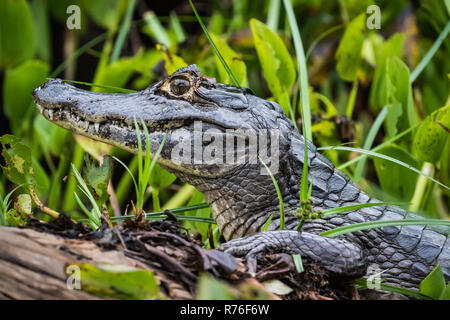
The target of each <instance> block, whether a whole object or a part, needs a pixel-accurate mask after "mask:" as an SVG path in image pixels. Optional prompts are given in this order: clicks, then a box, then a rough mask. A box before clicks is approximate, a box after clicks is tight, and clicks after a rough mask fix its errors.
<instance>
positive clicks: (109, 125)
mask: <svg viewBox="0 0 450 320" xmlns="http://www.w3.org/2000/svg"><path fill="white" fill-rule="evenodd" d="M33 98H34V101H35V103H36V106H37V108H38V109H39V111H40V112H41V114H42V115H43V116H44V117H45V118H46V119H48V120H50V121H51V122H53V123H55V124H57V125H59V126H61V127H63V128H66V129H68V130H71V131H73V132H75V133H77V134H80V135H84V136H87V137H89V138H92V139H95V140H98V141H102V142H105V143H108V144H111V145H115V146H118V147H120V148H122V149H125V150H128V151H130V152H133V153H137V150H138V143H137V139H138V137H137V133H136V130H135V120H136V122H137V123H138V124H139V125H140V126H141V132H143V130H142V129H143V128H142V125H145V126H146V128H147V129H148V132H149V136H150V138H151V141H152V143H151V151H152V154H154V152H155V151H156V150H157V148H158V146H159V145H160V143H161V142H162V140H163V137H164V135H166V140H165V143H164V146H163V148H162V152H161V155H160V157H159V158H158V162H159V163H160V165H162V166H163V167H165V168H167V169H168V170H169V171H172V172H174V173H175V174H176V175H177V176H178V177H179V178H181V179H182V180H184V181H186V182H188V183H191V184H193V185H194V186H196V187H197V189H199V190H200V191H202V192H203V193H204V195H205V198H206V200H207V201H208V202H209V203H210V204H211V207H212V210H213V214H214V216H215V217H216V220H217V222H218V224H219V226H220V227H221V229H222V232H224V235H225V237H226V238H231V237H236V236H241V235H242V234H244V232H246V233H248V230H240V231H239V232H238V231H237V230H236V229H237V228H238V227H239V225H240V224H241V223H240V222H239V223H238V221H237V222H236V225H235V227H227V226H229V225H230V220H232V221H234V220H241V219H245V215H246V212H247V211H248V213H249V214H251V212H250V211H253V209H252V210H251V209H250V207H251V206H254V207H255V208H259V210H261V208H265V209H269V208H273V209H274V210H273V212H275V213H276V212H277V211H278V209H277V205H278V200H277V197H276V193H275V189H274V186H273V183H272V181H271V179H270V177H269V176H268V175H267V172H266V170H265V168H264V167H263V166H262V164H261V160H263V159H264V160H263V161H265V162H266V164H267V165H268V166H269V168H271V169H272V170H273V173H274V174H275V176H276V177H277V180H278V183H279V184H280V187H281V188H282V192H283V193H289V192H290V190H287V184H289V183H288V181H289V179H291V177H292V172H291V166H292V164H291V162H290V161H289V157H288V154H289V151H290V140H291V136H292V134H293V133H294V132H295V130H294V127H293V125H292V123H291V122H290V120H288V119H287V117H286V116H285V114H284V112H283V111H282V109H281V108H280V107H279V106H278V105H277V104H276V103H274V102H270V101H267V100H263V99H261V98H258V97H256V96H255V95H254V94H253V93H252V92H251V90H250V89H246V88H238V87H234V86H229V85H224V84H219V83H216V82H215V80H214V79H211V78H208V77H206V76H205V75H203V74H201V73H200V71H199V70H198V68H197V67H196V66H195V65H191V66H188V67H185V68H182V69H179V70H177V71H176V72H174V73H173V74H171V75H170V76H168V77H167V78H165V79H163V80H161V81H159V82H157V83H155V84H153V85H151V86H149V87H148V88H147V89H145V90H143V91H139V92H136V93H129V94H119V93H117V94H105V93H95V92H90V91H86V90H82V89H79V88H76V87H74V86H73V85H71V84H68V83H67V82H64V81H62V80H59V79H54V80H49V81H48V82H46V83H44V84H43V85H41V86H40V87H38V88H36V89H35V90H34V92H33ZM230 133H231V134H232V135H234V137H236V138H234V137H233V138H230ZM295 134H297V136H299V135H298V133H296V132H295ZM254 135H257V140H256V141H258V142H256V141H253V140H254ZM264 135H265V137H263V136H264ZM239 137H241V138H243V139H244V140H239V139H240V138H239ZM227 139H228V141H227ZM141 140H142V141H143V145H144V148H145V137H144V135H143V134H142V136H141ZM239 141H245V143H241V142H239ZM251 142H252V143H253V147H255V146H258V147H257V148H256V150H257V153H255V151H256V150H251V147H250V144H251ZM274 145H275V146H274ZM264 149H267V150H264ZM230 150H231V151H230ZM251 151H253V152H251ZM261 151H264V152H263V154H262V156H261ZM232 158H233V159H232ZM275 163H276V165H275ZM295 182H296V181H295ZM274 195H275V196H274ZM252 202H254V203H253V204H252ZM238 211H239V212H238ZM266 219H267V218H261V221H262V224H264V222H265V220H266ZM274 220H276V219H274ZM232 224H234V223H232ZM252 225H254V224H252ZM227 228H228V229H227ZM254 231H257V230H254Z"/></svg>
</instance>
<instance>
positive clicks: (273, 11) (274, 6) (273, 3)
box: [266, 0, 281, 32]
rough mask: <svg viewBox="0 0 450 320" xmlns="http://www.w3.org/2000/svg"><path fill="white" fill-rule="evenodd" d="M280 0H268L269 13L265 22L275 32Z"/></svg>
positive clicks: (278, 17)
mask: <svg viewBox="0 0 450 320" xmlns="http://www.w3.org/2000/svg"><path fill="white" fill-rule="evenodd" d="M280 4H281V1H280V0H270V5H269V13H268V14H267V21H266V24H267V26H268V27H269V28H270V30H272V31H273V32H277V29H278V21H279V19H280Z"/></svg>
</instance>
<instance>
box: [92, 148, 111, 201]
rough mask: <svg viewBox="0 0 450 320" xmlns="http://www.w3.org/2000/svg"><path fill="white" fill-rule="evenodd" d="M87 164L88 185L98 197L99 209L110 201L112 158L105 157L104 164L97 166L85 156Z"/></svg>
mask: <svg viewBox="0 0 450 320" xmlns="http://www.w3.org/2000/svg"><path fill="white" fill-rule="evenodd" d="M85 162H86V170H85V177H86V183H87V185H88V186H89V187H91V188H92V189H93V190H94V191H95V194H96V195H97V197H98V198H97V203H98V204H99V207H101V205H103V204H105V203H106V201H107V200H108V199H109V194H108V182H109V180H110V179H111V175H112V166H111V158H110V157H109V156H105V157H104V159H103V163H102V164H101V165H99V166H96V165H94V164H93V163H92V162H91V161H90V160H89V158H88V156H87V155H85Z"/></svg>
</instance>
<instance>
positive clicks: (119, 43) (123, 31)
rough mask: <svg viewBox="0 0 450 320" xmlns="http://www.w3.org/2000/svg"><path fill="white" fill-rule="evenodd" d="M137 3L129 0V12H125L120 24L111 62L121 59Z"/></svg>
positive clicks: (134, 0)
mask: <svg viewBox="0 0 450 320" xmlns="http://www.w3.org/2000/svg"><path fill="white" fill-rule="evenodd" d="M135 5H136V0H129V1H128V7H127V12H126V13H125V17H124V19H123V21H122V25H121V26H120V30H119V34H118V36H117V39H116V43H115V44H114V48H113V52H112V54H111V60H110V63H111V64H112V63H114V62H116V61H117V60H118V59H119V56H120V52H121V51H122V47H123V43H124V42H125V38H126V36H127V33H128V30H129V29H130V26H131V18H132V17H133V12H134V7H135Z"/></svg>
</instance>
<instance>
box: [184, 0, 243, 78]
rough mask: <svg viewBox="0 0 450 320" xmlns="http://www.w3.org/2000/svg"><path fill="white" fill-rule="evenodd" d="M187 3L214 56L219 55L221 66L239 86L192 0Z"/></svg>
mask: <svg viewBox="0 0 450 320" xmlns="http://www.w3.org/2000/svg"><path fill="white" fill-rule="evenodd" d="M189 4H190V5H191V8H192V11H194V14H195V17H196V18H197V21H198V23H199V24H200V26H201V27H202V30H203V33H204V34H205V37H206V38H207V39H208V41H209V44H210V45H211V47H212V48H213V50H214V53H215V54H216V56H217V57H219V60H220V62H221V63H222V65H223V67H224V68H225V69H226V70H227V72H228V75H229V76H230V78H231V80H232V81H233V84H234V85H235V86H236V87H240V84H239V81H238V80H237V79H236V77H235V76H234V74H233V71H231V69H230V67H229V66H228V64H227V63H226V61H225V60H224V58H223V57H222V54H221V53H220V51H219V49H217V47H216V45H215V44H214V41H213V40H212V38H211V36H210V34H209V31H208V29H207V28H206V26H205V24H204V23H203V21H202V18H200V16H199V14H198V12H197V9H195V6H194V4H193V3H192V0H189ZM241 6H242V4H241ZM234 7H235V8H236V7H237V6H234ZM233 20H234V19H233Z"/></svg>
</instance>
